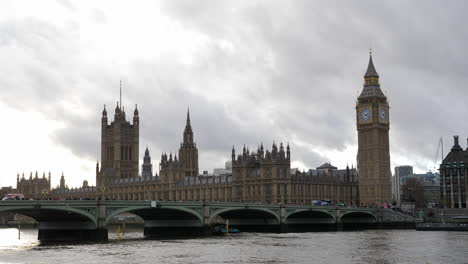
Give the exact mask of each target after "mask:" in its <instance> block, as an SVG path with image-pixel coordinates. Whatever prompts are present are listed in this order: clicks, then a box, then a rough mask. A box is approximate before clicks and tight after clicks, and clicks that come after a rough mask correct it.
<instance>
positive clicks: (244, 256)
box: [0, 228, 468, 264]
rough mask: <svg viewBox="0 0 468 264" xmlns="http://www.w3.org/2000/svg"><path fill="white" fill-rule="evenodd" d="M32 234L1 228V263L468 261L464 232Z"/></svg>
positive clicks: (25, 231) (467, 234)
mask: <svg viewBox="0 0 468 264" xmlns="http://www.w3.org/2000/svg"><path fill="white" fill-rule="evenodd" d="M36 238H37V230H34V229H23V230H22V231H21V238H20V239H18V230H17V229H16V228H2V229H0V263H86V264H90V263H113V264H115V263H138V264H143V263H424V264H426V263H468V232H429V231H428V232H421V231H413V230H367V231H356V232H354V231H353V232H314V233H288V234H267V233H240V234H233V235H230V236H227V237H226V236H219V237H216V236H215V237H204V238H190V239H168V240H143V239H142V233H141V232H140V231H139V232H129V233H127V234H125V236H123V238H124V239H122V240H120V241H117V235H116V234H115V233H110V234H109V238H110V241H109V242H107V243H90V244H61V245H47V246H45V245H40V243H39V242H38V241H37V239H36Z"/></svg>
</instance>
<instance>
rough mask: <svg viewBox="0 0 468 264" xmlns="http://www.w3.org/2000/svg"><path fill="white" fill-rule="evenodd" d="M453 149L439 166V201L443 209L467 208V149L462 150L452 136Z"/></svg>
mask: <svg viewBox="0 0 468 264" xmlns="http://www.w3.org/2000/svg"><path fill="white" fill-rule="evenodd" d="M453 141H454V143H453V147H452V149H451V150H450V152H449V153H448V154H447V156H446V157H445V158H444V160H443V161H442V164H440V168H439V171H440V192H441V201H442V204H443V205H444V206H445V207H449V208H467V205H468V166H467V165H465V164H468V149H465V150H463V149H462V147H460V145H459V143H458V136H454V140H453Z"/></svg>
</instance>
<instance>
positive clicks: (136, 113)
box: [133, 104, 138, 116]
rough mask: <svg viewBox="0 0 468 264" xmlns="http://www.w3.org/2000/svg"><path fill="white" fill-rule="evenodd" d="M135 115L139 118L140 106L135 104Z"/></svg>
mask: <svg viewBox="0 0 468 264" xmlns="http://www.w3.org/2000/svg"><path fill="white" fill-rule="evenodd" d="M133 115H135V116H137V115H138V105H137V104H135V111H133Z"/></svg>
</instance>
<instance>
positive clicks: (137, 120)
mask: <svg viewBox="0 0 468 264" xmlns="http://www.w3.org/2000/svg"><path fill="white" fill-rule="evenodd" d="M139 122H140V118H139V117H138V107H137V105H136V104H135V110H134V111H133V125H138V123H139Z"/></svg>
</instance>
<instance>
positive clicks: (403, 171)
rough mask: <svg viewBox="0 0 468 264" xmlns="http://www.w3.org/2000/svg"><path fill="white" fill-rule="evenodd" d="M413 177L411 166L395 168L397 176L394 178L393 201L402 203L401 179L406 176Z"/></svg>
mask: <svg viewBox="0 0 468 264" xmlns="http://www.w3.org/2000/svg"><path fill="white" fill-rule="evenodd" d="M408 175H413V167H412V166H409V165H405V166H397V167H395V175H394V176H393V184H392V191H393V200H395V201H396V202H398V203H400V201H401V185H402V183H401V178H402V177H404V176H408Z"/></svg>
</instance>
